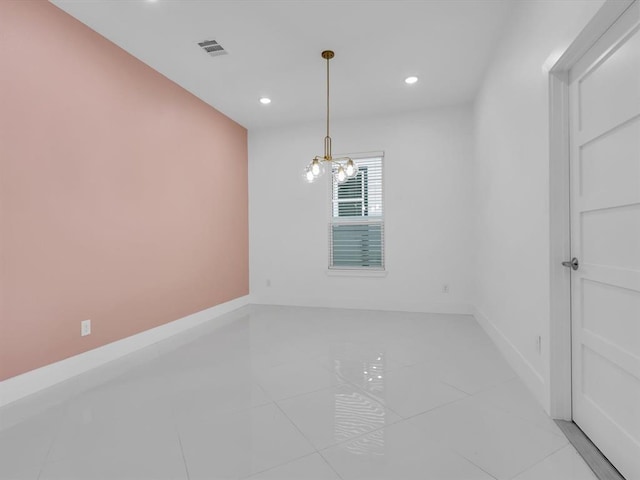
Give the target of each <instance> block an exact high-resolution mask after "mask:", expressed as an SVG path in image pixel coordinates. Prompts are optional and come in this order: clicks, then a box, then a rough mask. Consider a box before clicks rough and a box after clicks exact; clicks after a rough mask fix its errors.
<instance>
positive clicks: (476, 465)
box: [449, 449, 498, 480]
mask: <svg viewBox="0 0 640 480" xmlns="http://www.w3.org/2000/svg"><path fill="white" fill-rule="evenodd" d="M449 451H450V452H452V453H453V454H455V455H458V456H459V457H460V458H463V459H465V460H466V461H467V462H469V463H470V464H471V465H473V466H474V467H476V468H477V469H478V470H481V471H483V472H484V473H486V474H487V475H489V476H490V477H491V478H493V479H495V480H498V477H496V476H494V475H493V474H492V473H490V472H487V471H486V470H485V469H484V468H482V467H481V466H480V465H478V464H477V463H476V462H474V461H472V460H470V459H468V458H467V457H465V456H464V455H462V454H461V453H459V452H456V451H455V450H452V449H449Z"/></svg>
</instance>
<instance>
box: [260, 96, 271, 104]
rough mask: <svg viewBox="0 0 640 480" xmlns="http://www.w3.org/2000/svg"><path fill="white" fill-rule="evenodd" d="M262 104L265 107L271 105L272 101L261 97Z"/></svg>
mask: <svg viewBox="0 0 640 480" xmlns="http://www.w3.org/2000/svg"><path fill="white" fill-rule="evenodd" d="M260 103H261V104H263V105H269V104H270V103H271V99H270V98H267V97H260Z"/></svg>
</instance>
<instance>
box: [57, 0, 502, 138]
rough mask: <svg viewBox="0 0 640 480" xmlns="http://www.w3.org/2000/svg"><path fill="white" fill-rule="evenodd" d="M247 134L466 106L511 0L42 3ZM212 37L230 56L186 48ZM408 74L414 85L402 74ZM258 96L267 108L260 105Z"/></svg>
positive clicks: (87, 0)
mask: <svg viewBox="0 0 640 480" xmlns="http://www.w3.org/2000/svg"><path fill="white" fill-rule="evenodd" d="M51 1H52V3H54V4H55V5H57V6H58V7H60V8H61V9H63V10H65V11H66V12H68V13H69V14H71V15H72V16H74V17H75V18H77V19H78V20H80V21H82V22H83V23H85V24H87V25H88V26H89V27H91V28H92V29H93V30H95V31H97V32H98V33H100V34H101V35H103V36H105V37H106V38H108V39H109V40H111V41H112V42H114V43H115V44H117V45H119V46H120V47H122V48H123V49H125V50H126V51H128V52H129V53H131V54H132V55H134V56H135V57H137V58H139V59H140V60H142V61H143V62H144V63H146V64H148V65H150V66H151V67H153V68H154V69H155V70H157V71H159V72H160V73H162V74H163V75H165V76H166V77H168V78H170V79H171V80H173V81H174V82H176V83H178V84H179V85H181V86H182V87H184V88H185V89H187V90H188V91H190V92H192V93H193V94H194V95H196V96H197V97H199V98H201V99H202V100H204V101H205V102H207V103H209V104H210V105H212V106H213V107H215V108H217V109H218V110H220V111H221V112H223V113H225V114H226V115H228V116H229V117H231V118H232V119H234V120H235V121H237V122H238V123H240V124H242V125H244V126H245V127H247V128H249V129H253V128H261V127H268V126H275V125H283V124H291V123H297V122H304V121H311V120H317V119H321V118H324V102H325V90H324V89H325V61H324V60H323V59H322V58H321V57H320V52H321V51H322V50H325V49H332V50H335V52H336V57H335V58H334V59H333V60H332V61H331V90H332V92H331V104H332V113H331V115H332V119H333V118H339V117H356V116H362V115H370V114H384V113H392V112H399V111H407V110H417V109H421V108H426V107H433V106H439V105H446V104H453V103H462V102H466V101H471V100H472V99H473V97H474V95H475V92H476V91H477V89H478V87H479V86H480V82H481V81H482V77H483V75H484V72H485V70H486V68H487V65H488V62H489V60H490V59H491V56H492V52H493V50H494V48H495V45H496V43H497V42H498V40H499V36H500V32H501V30H502V25H503V24H504V22H505V19H506V16H507V10H508V6H509V0H423V1H415V0H414V1H404V0H393V1H385V0H370V1H364V0H359V1H358V0H341V1H329V0H325V1H319V0H298V1H282V0H281V1H269V0H253V1H251V0H235V1H218V0H215V1H214V0H157V1H156V2H149V1H147V0H51ZM209 38H215V39H216V40H217V41H218V42H219V43H220V44H221V45H222V46H223V47H224V48H225V49H226V50H227V51H228V52H229V54H228V55H224V56H220V57H215V58H212V57H209V56H208V55H206V54H205V53H204V52H203V51H202V50H200V48H199V47H198V46H197V44H196V42H197V41H201V40H204V39H209ZM409 75H417V76H418V77H419V78H420V81H419V82H418V83H417V84H415V85H412V86H408V85H406V84H405V83H404V78H405V77H407V76H409ZM260 96H268V97H270V98H271V99H272V100H273V102H272V103H271V104H270V105H268V106H263V105H261V104H260V103H259V102H258V98H259V97H260Z"/></svg>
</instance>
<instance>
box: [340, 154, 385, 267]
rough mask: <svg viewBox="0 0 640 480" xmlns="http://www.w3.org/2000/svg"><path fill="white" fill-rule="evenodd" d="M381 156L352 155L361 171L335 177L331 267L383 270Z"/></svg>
mask: <svg viewBox="0 0 640 480" xmlns="http://www.w3.org/2000/svg"><path fill="white" fill-rule="evenodd" d="M382 158H383V157H382V155H381V154H380V155H375V156H367V157H364V158H358V157H353V159H354V161H355V162H356V163H357V164H358V167H359V171H358V174H357V175H356V176H355V177H353V178H350V179H348V180H347V181H346V182H344V183H338V182H337V181H336V180H335V177H333V179H332V185H331V212H332V215H331V222H330V223H329V268H334V269H372V270H384V209H383V196H382Z"/></svg>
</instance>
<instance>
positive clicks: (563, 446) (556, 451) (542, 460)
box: [509, 441, 569, 480]
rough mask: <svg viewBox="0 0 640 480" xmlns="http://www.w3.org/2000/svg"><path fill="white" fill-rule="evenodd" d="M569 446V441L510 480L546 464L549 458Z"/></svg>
mask: <svg viewBox="0 0 640 480" xmlns="http://www.w3.org/2000/svg"><path fill="white" fill-rule="evenodd" d="M567 445H569V442H568V441H567V443H565V444H564V445H562V446H561V447H560V448H556V449H555V450H554V451H553V452H551V453H550V454H549V455H545V456H544V457H543V458H541V459H540V460H538V461H537V462H535V463H532V464H531V465H529V466H528V467H526V468H524V469H523V470H520V471H519V472H518V473H516V474H515V475H514V476H512V477H511V478H510V479H509V480H513V479H514V478H516V477H517V476H518V475H522V474H523V473H524V472H526V471H528V470H531V469H532V468H533V467H535V466H536V465H538V464H539V463H541V462H544V461H545V460H546V459H547V458H549V457H550V456H552V455H555V454H556V453H558V452H559V451H560V450H562V449H563V448H566V446H567Z"/></svg>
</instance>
